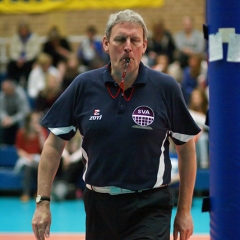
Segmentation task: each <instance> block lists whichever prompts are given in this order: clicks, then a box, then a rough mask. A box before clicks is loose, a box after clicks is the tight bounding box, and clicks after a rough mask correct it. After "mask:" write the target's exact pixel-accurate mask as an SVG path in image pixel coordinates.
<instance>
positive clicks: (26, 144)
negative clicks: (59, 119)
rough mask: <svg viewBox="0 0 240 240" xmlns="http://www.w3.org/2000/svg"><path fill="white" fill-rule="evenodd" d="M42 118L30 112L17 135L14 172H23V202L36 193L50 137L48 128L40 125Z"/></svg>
mask: <svg viewBox="0 0 240 240" xmlns="http://www.w3.org/2000/svg"><path fill="white" fill-rule="evenodd" d="M41 117H42V116H41V115H40V114H39V113H37V112H30V113H29V114H28V115H27V116H26V117H25V121H24V125H23V126H22V127H21V128H20V129H19V130H18V131H17V135H16V141H15V146H16V149H17V154H18V160H17V162H16V164H15V167H14V172H15V173H19V172H21V171H23V193H22V196H21V201H23V202H27V201H29V200H30V198H31V196H32V192H33V190H35V191H36V185H37V169H38V163H39V160H40V154H41V151H42V148H43V144H44V142H45V140H46V138H47V135H48V132H47V130H46V128H44V127H42V126H41V125H40V119H41Z"/></svg>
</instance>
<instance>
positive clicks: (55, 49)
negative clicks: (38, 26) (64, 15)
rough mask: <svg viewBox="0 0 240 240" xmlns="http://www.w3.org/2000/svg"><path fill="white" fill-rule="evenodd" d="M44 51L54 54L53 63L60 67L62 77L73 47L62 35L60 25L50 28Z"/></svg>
mask: <svg viewBox="0 0 240 240" xmlns="http://www.w3.org/2000/svg"><path fill="white" fill-rule="evenodd" d="M42 51H43V52H45V53H47V54H49V55H50V56H52V64H53V66H55V67H57V68H58V70H59V71H60V74H61V78H63V76H64V74H65V72H66V62H67V59H68V57H69V56H70V54H72V47H71V44H70V43H69V42H68V40H67V38H65V37H63V36H61V33H60V31H59V29H58V27H56V26H53V27H52V28H51V29H50V30H49V32H48V38H47V41H46V42H45V43H44V44H43V48H42Z"/></svg>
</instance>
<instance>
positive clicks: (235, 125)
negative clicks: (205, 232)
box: [207, 0, 240, 240]
mask: <svg viewBox="0 0 240 240" xmlns="http://www.w3.org/2000/svg"><path fill="white" fill-rule="evenodd" d="M207 25H208V30H209V34H213V33H214V34H216V33H217V32H218V29H219V28H235V32H236V33H237V34H240V1H239V0H231V1H226V0H208V1H207ZM227 51H228V43H223V55H224V56H223V59H222V60H218V61H213V62H210V63H209V76H208V77H209V91H210V111H209V113H210V115H209V120H210V202H211V210H210V227H211V232H210V235H211V239H213V240H226V239H240V123H239V121H240V63H239V62H235V63H234V62H228V61H227Z"/></svg>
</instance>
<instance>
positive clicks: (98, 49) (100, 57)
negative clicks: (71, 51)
mask: <svg viewBox="0 0 240 240" xmlns="http://www.w3.org/2000/svg"><path fill="white" fill-rule="evenodd" d="M96 34H97V29H96V27H95V26H93V25H90V26H88V27H87V29H86V36H85V37H84V39H83V40H82V41H81V43H80V46H79V48H78V52H77V56H78V59H79V62H80V63H81V64H83V65H85V66H86V67H87V69H95V68H97V67H101V66H103V65H104V64H105V63H106V61H107V60H108V58H107V55H106V53H105V52H104V50H103V47H102V40H101V39H99V38H98V37H97V36H96ZM96 64H97V66H96Z"/></svg>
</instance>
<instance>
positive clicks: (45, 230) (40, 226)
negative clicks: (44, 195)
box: [32, 201, 51, 240]
mask: <svg viewBox="0 0 240 240" xmlns="http://www.w3.org/2000/svg"><path fill="white" fill-rule="evenodd" d="M50 225H51V212H50V203H49V202H48V201H42V202H40V203H38V204H37V208H36V210H35V213H34V215H33V219H32V229H33V232H34V235H35V237H36V239H37V240H45V237H46V238H48V237H49V236H50Z"/></svg>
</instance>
